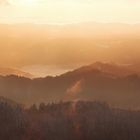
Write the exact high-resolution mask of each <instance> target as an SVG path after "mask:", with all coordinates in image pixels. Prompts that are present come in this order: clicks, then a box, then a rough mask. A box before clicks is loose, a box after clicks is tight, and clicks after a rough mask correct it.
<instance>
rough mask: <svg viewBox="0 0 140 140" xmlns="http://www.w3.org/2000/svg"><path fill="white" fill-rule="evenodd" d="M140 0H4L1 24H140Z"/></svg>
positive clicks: (0, 3) (0, 11)
mask: <svg viewBox="0 0 140 140" xmlns="http://www.w3.org/2000/svg"><path fill="white" fill-rule="evenodd" d="M139 15H140V1H139V0H0V22H9V23H11V22H35V23H73V22H85V21H97V22H127V23H138V22H140V16H139Z"/></svg>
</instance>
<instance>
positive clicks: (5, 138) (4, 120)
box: [0, 101, 140, 140]
mask: <svg viewBox="0 0 140 140" xmlns="http://www.w3.org/2000/svg"><path fill="white" fill-rule="evenodd" d="M0 124H1V127H0V139H1V140H38V139H39V140H66V139H67V140H93V139H95V140H126V139H127V140H138V139H140V133H139V130H140V111H129V110H123V109H114V108H111V107H109V105H108V104H106V103H103V102H90V101H77V102H59V103H49V104H45V103H41V104H40V105H39V107H36V105H33V106H31V107H30V108H28V109H26V110H25V109H23V108H20V106H17V107H12V106H11V105H10V104H9V103H5V104H4V103H3V102H1V101H0Z"/></svg>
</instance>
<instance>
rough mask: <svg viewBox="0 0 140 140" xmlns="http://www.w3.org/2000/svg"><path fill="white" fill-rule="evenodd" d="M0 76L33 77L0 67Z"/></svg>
mask: <svg viewBox="0 0 140 140" xmlns="http://www.w3.org/2000/svg"><path fill="white" fill-rule="evenodd" d="M0 75H1V76H7V75H17V76H21V77H28V78H33V75H32V74H30V73H28V72H24V71H21V70H18V69H14V68H5V67H0Z"/></svg>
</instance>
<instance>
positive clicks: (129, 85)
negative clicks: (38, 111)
mask: <svg viewBox="0 0 140 140" xmlns="http://www.w3.org/2000/svg"><path fill="white" fill-rule="evenodd" d="M95 65H97V63H96V64H92V65H89V66H84V67H81V68H79V69H76V70H74V71H71V72H67V73H65V74H62V75H60V76H56V77H51V76H48V77H46V78H37V79H28V78H22V77H17V76H5V77H3V76H1V77H0V95H1V96H5V97H8V98H10V99H14V100H15V101H18V102H21V103H22V104H26V105H30V104H33V103H40V102H52V101H59V100H99V101H105V102H108V103H109V104H111V105H113V106H117V107H122V108H134V109H139V108H140V102H139V101H140V100H139V98H140V92H139V91H140V77H139V76H138V75H136V74H134V73H133V72H130V73H129V70H128V71H127V69H126V68H125V69H122V68H123V67H119V68H118V70H117V68H115V70H116V71H113V72H112V69H111V70H110V68H109V66H108V64H106V65H105V64H100V65H105V66H107V68H102V69H101V68H100V69H99V68H98V67H97V66H96V67H95ZM98 65H99V64H98ZM115 67H116V66H115ZM117 67H118V66H117ZM112 68H113V69H114V66H112ZM125 70H126V73H128V74H127V75H126V73H125ZM122 73H124V74H123V75H122Z"/></svg>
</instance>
